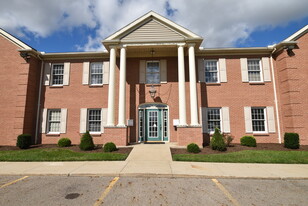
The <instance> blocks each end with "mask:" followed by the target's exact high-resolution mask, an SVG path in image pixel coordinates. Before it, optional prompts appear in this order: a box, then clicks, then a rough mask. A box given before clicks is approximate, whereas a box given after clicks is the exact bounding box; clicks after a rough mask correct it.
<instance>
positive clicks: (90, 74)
mask: <svg viewBox="0 0 308 206" xmlns="http://www.w3.org/2000/svg"><path fill="white" fill-rule="evenodd" d="M92 64H102V83H101V84H91V80H92ZM103 84H104V62H91V63H90V68H89V85H91V86H102V85H103Z"/></svg>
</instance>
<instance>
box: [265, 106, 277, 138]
mask: <svg viewBox="0 0 308 206" xmlns="http://www.w3.org/2000/svg"><path fill="white" fill-rule="evenodd" d="M266 112H267V124H268V132H270V133H274V132H276V125H275V115H274V107H271V106H270V107H266Z"/></svg>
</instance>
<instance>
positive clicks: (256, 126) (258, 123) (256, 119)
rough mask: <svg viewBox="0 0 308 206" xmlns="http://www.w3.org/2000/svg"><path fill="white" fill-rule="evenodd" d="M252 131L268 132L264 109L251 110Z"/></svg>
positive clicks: (253, 108) (255, 108)
mask: <svg viewBox="0 0 308 206" xmlns="http://www.w3.org/2000/svg"><path fill="white" fill-rule="evenodd" d="M251 119H252V131H253V132H265V131H266V122H265V120H266V117H265V108H264V107H252V108H251Z"/></svg>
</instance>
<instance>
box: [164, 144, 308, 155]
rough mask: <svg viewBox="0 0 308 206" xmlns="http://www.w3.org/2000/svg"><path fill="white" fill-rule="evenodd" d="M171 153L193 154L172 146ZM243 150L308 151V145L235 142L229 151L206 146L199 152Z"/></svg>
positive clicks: (216, 152)
mask: <svg viewBox="0 0 308 206" xmlns="http://www.w3.org/2000/svg"><path fill="white" fill-rule="evenodd" d="M170 150H171V154H192V153H189V152H187V150H186V149H179V148H171V149H170ZM243 150H274V151H308V145H301V146H300V148H299V149H288V148H285V147H284V146H283V144H270V143H259V144H257V147H246V146H242V145H240V144H233V145H232V147H228V149H227V151H225V152H220V151H216V150H212V149H211V148H210V146H205V147H204V148H202V149H201V152H200V153H198V154H222V153H229V152H238V151H243Z"/></svg>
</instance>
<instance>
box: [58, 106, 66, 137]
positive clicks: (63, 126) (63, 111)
mask: <svg viewBox="0 0 308 206" xmlns="http://www.w3.org/2000/svg"><path fill="white" fill-rule="evenodd" d="M66 119H67V109H61V126H60V128H61V131H60V133H66Z"/></svg>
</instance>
